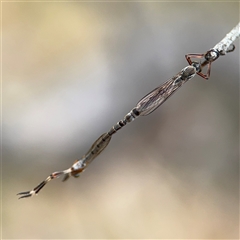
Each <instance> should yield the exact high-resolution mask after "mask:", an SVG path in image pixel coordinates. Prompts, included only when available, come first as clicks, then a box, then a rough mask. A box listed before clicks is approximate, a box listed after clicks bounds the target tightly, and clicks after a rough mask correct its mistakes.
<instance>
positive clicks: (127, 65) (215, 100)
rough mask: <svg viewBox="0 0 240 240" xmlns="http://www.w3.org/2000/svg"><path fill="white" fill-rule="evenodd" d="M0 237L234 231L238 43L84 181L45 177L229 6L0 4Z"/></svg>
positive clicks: (213, 37) (218, 23)
mask: <svg viewBox="0 0 240 240" xmlns="http://www.w3.org/2000/svg"><path fill="white" fill-rule="evenodd" d="M2 14H3V15H2V24H3V31H2V67H3V72H2V86H3V96H2V100H3V105H2V107H3V119H2V120H3V121H2V126H3V133H2V137H3V141H2V145H3V152H2V167H3V168H2V194H3V196H2V211H3V212H2V215H3V218H2V220H3V222H2V227H3V235H2V237H3V238H4V239H10V238H11V239H16V238H18V239H20V238H21V239H37V238H38V239H49V238H54V239H64V238H65V239H70V238H72V239H89V238H92V239H94V238H102V239H109V238H145V239H150V238H155V239H156V238H157V239H160V238H168V239H174V238H175V239H176V238H182V239H183V238H184V239H193V238H199V239H214V238H215V239H217V238H225V239H227V238H228V239H230V238H238V230H239V229H238V227H239V225H238V203H239V201H238V191H239V186H238V171H239V163H238V157H239V141H238V139H239V138H238V134H239V131H238V123H239V121H238V120H239V114H238V110H239V108H238V107H239V98H238V97H239V95H238V90H239V42H236V50H235V51H234V52H233V53H231V54H230V53H229V54H228V55H226V56H224V57H220V58H219V59H218V60H217V61H216V62H214V63H213V65H212V72H211V77H210V80H209V81H205V80H203V79H202V78H200V77H198V76H197V77H195V78H194V79H193V80H191V81H190V82H189V83H187V84H186V85H184V87H183V88H182V89H180V90H179V91H178V92H177V93H176V94H175V95H174V96H172V97H171V98H170V99H169V100H168V101H167V102H165V103H164V104H163V105H162V106H161V107H160V108H159V109H158V110H157V111H155V112H154V113H153V114H151V115H149V116H148V117H141V118H139V119H137V120H136V121H134V122H133V123H131V124H129V125H127V126H126V127H125V128H123V129H122V130H121V131H119V132H118V133H117V134H116V135H114V137H113V139H112V141H111V142H110V144H109V146H108V147H107V148H106V150H105V151H104V152H103V153H102V154H101V155H100V156H99V157H98V158H97V159H96V160H95V161H94V162H93V163H92V164H91V165H90V166H89V167H88V169H87V170H86V171H85V172H84V173H83V174H82V175H81V177H80V179H73V178H71V179H70V180H68V181H67V182H65V183H62V182H61V180H60V179H59V180H55V181H52V182H50V183H49V184H48V185H47V186H46V187H45V188H44V189H43V190H42V192H40V194H39V195H38V196H37V197H33V198H29V199H23V200H17V196H16V193H18V192H21V191H25V190H30V189H32V188H33V187H35V186H36V185H37V184H38V183H40V181H42V180H43V179H45V177H47V176H48V174H50V173H51V172H54V171H57V170H63V169H66V168H68V167H70V166H71V164H72V163H73V162H74V160H75V159H77V158H80V157H81V156H82V155H83V154H85V153H86V152H87V151H88V149H89V147H90V146H91V145H92V143H93V142H94V141H95V140H96V139H97V138H98V137H99V136H100V135H101V134H102V133H104V132H106V131H107V130H109V128H110V127H111V126H112V125H113V124H115V123H116V122H118V121H119V120H121V119H123V117H124V115H125V114H126V113H128V112H129V110H131V109H132V108H133V107H134V106H135V104H136V103H137V102H138V101H139V100H140V99H141V98H142V97H143V96H144V95H145V94H147V93H148V92H149V91H151V90H152V89H154V88H155V87H157V86H158V85H160V84H161V83H163V82H164V81H165V80H167V79H168V78H170V77H172V76H173V75H175V74H176V73H178V72H179V71H180V70H181V69H182V68H183V67H185V66H187V65H188V64H187V62H186V60H185V57H184V55H185V54H187V53H205V52H206V51H207V50H209V49H210V48H211V47H213V46H214V45H215V44H216V43H218V42H219V41H220V40H221V39H222V38H223V37H224V36H225V35H226V34H227V33H228V32H229V31H230V30H231V29H232V28H233V27H234V26H235V25H236V24H237V23H238V21H239V3H237V2H235V3H234V2H226V3H219V2H218V3H217V2H215V3H214V2H205V3H195V2H192V3H189V2H185V3H176V2H175V3H156V2H152V3H151V2H149V3H143V2H139V3H137V2H132V3H126V2H125V3H124V2H122V3H121V2H105V3H104V2H99V3H97V2H95V3H83V2H82V3H81V2H69V3H66V2H65V3H64V2H52V3H50V2H45V3H44V2H42V3H41V2H35V3H30V2H22V3H17V2H13V3H7V2H4V3H2Z"/></svg>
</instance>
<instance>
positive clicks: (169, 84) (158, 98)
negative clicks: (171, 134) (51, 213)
mask: <svg viewBox="0 0 240 240" xmlns="http://www.w3.org/2000/svg"><path fill="white" fill-rule="evenodd" d="M197 67H198V68H199V66H197V64H196V63H195V64H194V65H193V66H187V67H185V68H183V69H182V70H181V71H180V72H179V73H178V74H176V75H175V76H173V77H172V78H171V79H169V80H168V81H166V82H165V83H163V84H161V85H160V86H159V87H157V88H155V89H154V90H152V91H151V92H150V93H148V94H147V95H146V96H145V97H143V98H142V99H141V100H140V101H139V102H138V103H137V105H136V106H135V107H134V108H133V109H132V110H131V111H130V112H129V113H128V114H127V115H126V116H125V117H124V118H123V120H120V121H119V122H118V123H117V124H115V125H114V126H112V127H111V129H110V130H109V131H108V132H106V133H104V134H102V135H101V136H100V137H99V138H98V139H97V140H96V141H95V142H94V143H93V145H92V146H91V148H90V149H89V151H88V152H87V153H86V154H85V155H84V156H83V157H82V158H81V159H79V160H76V161H75V162H74V164H73V165H72V166H71V167H70V168H68V169H66V170H64V171H60V172H54V173H51V174H50V175H49V176H48V177H47V178H46V179H45V180H44V181H42V182H41V183H40V184H39V185H37V186H36V187H35V188H34V189H32V190H30V191H26V192H20V193H18V194H17V195H21V196H20V197H19V199H20V198H27V197H31V196H33V195H36V194H37V193H38V192H39V191H40V190H41V189H42V188H43V187H44V186H45V185H46V184H47V183H48V182H49V181H51V180H53V179H55V178H59V177H60V176H64V178H63V181H65V180H67V179H68V178H69V177H70V176H73V177H78V176H79V174H80V173H81V172H83V171H84V170H85V169H86V167H87V166H88V164H89V163H91V162H92V161H93V160H94V159H95V158H96V157H97V156H98V155H99V154H100V153H101V152H102V151H103V150H104V149H105V148H106V147H107V145H108V144H109V142H110V140H111V137H112V135H113V134H114V133H116V132H117V131H118V130H120V129H121V128H122V127H123V126H125V125H126V124H127V123H130V122H132V121H133V120H134V119H136V118H137V117H139V116H146V115H148V114H150V113H152V112H153V111H155V110H156V109H157V108H158V107H159V106H160V105H161V104H163V103H164V102H165V101H166V100H167V99H168V98H169V97H170V96H171V95H172V94H173V93H174V92H176V91H177V90H178V89H179V88H180V87H181V86H182V85H183V84H184V83H186V82H187V81H188V80H190V79H191V78H193V77H194V76H195V75H196V73H197Z"/></svg>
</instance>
